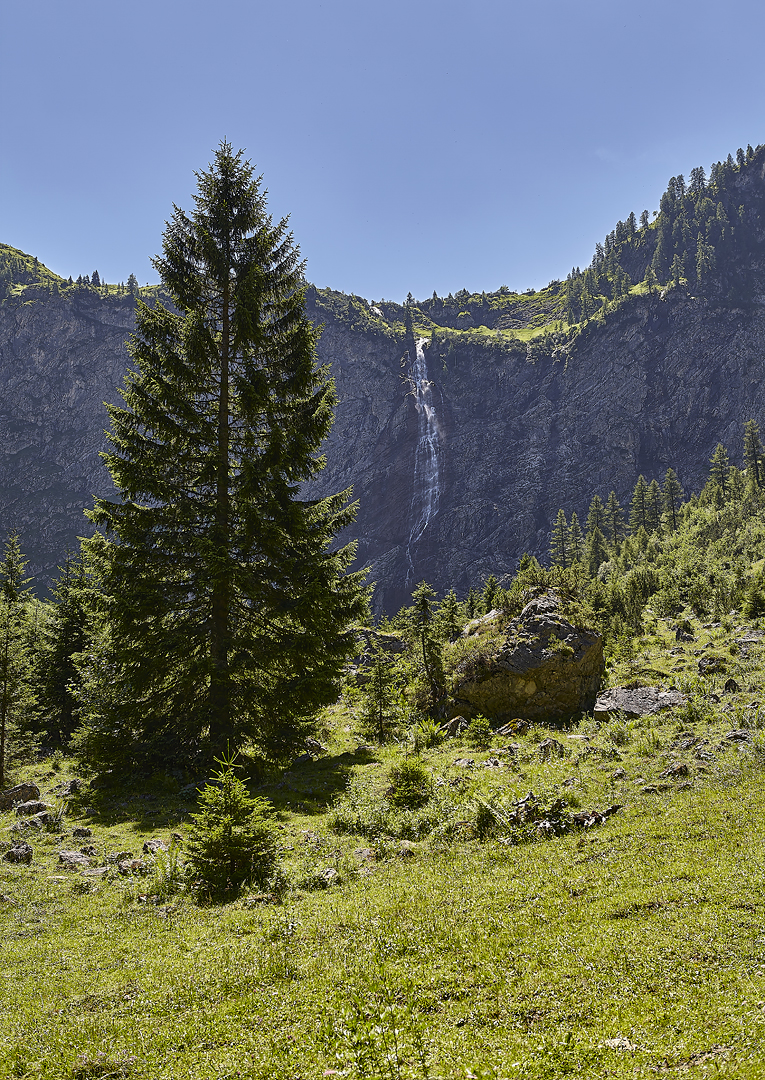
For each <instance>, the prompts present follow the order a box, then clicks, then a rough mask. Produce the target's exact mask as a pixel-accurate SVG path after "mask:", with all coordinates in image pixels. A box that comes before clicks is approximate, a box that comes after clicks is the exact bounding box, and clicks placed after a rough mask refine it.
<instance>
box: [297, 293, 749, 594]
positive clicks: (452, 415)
mask: <svg viewBox="0 0 765 1080" xmlns="http://www.w3.org/2000/svg"><path fill="white" fill-rule="evenodd" d="M764 291H765V290H764ZM321 351H322V354H323V356H324V357H325V358H326V359H327V360H329V361H330V362H331V363H332V370H333V372H334V375H335V378H336V380H337V387H338V393H339V396H340V406H339V409H338V417H337V422H336V424H335V429H334V431H333V433H332V435H331V437H330V440H329V443H328V445H327V458H328V465H327V469H326V470H325V472H324V473H323V474H322V477H321V479H320V481H319V482H318V483H317V484H315V485H314V489H315V491H316V493H317V494H318V493H322V492H329V491H330V490H336V489H337V488H338V487H341V486H344V485H347V484H349V483H353V485H354V494H355V496H356V498H358V500H359V515H358V519H357V528H356V534H357V536H358V537H359V559H360V560H361V561H362V562H364V563H368V564H370V565H371V566H372V577H373V578H374V579H375V580H377V581H378V582H379V583H380V589H379V594H378V596H379V600H380V602H381V603H382V604H383V605H384V606H385V608H386V609H387V610H388V611H392V610H395V609H396V607H397V606H399V605H400V604H401V603H403V602H405V601H406V600H407V599H408V594H409V592H410V591H411V585H412V584H416V583H417V582H419V581H420V580H422V579H423V578H425V579H426V580H427V581H429V582H430V583H431V584H433V585H434V586H436V587H437V588H439V589H447V588H449V587H450V586H454V587H456V588H457V590H458V591H460V590H465V589H466V588H467V587H469V586H470V585H471V584H480V583H481V581H482V579H483V578H484V577H486V576H487V575H488V574H489V573H491V572H494V573H495V574H502V573H507V572H512V571H514V570H515V568H516V566H517V560H518V557H519V556H520V555H521V554H522V553H523V552H524V551H530V552H536V553H537V554H546V552H547V549H548V547H549V542H550V539H549V538H550V528H551V523H552V522H553V521H554V519H555V516H556V514H557V511H558V510H559V509H560V508H561V507H563V508H564V509H565V511H566V513H567V516H570V513H571V512H572V511H574V510H576V511H577V513H578V514H579V516H580V518H582V516H583V515H584V514H586V512H587V508H588V505H589V502H590V499H591V498H592V496H593V494H595V493H598V494H600V495H601V497H603V498H604V500H605V498H606V497H607V496H608V493H609V492H610V491H611V490H614V491H616V493H617V495H618V496H619V497H620V499H622V500H625V499H628V498H629V495H630V494H631V491H632V489H633V487H634V485H635V481H636V479H637V476H638V475H639V474H640V473H642V474H643V475H644V476H645V477H646V478H647V479H648V480H650V479H652V478H653V477H656V478H658V479H659V480H660V481H661V479H662V478H663V476H664V473H665V472H666V470H667V468H668V467H670V466H671V467H672V468H674V469H675V471H676V472H677V473H678V475H679V477H680V480H681V483H682V484H683V485H684V487H685V490H686V493H688V494H689V493H690V492H691V491H692V490H694V489H695V490H699V488H700V487H701V486H702V485H703V483H704V482H705V481H706V479H707V477H708V460H709V457H710V455H711V453H712V451H713V450H714V448H715V446H716V444H717V443H718V442H723V443H725V445H726V446H727V447H728V448H729V450H730V453H731V457H732V459H733V460H736V461H738V463H739V464H741V444H742V425H743V423H744V421H745V420H747V419H749V418H750V417H754V418H755V419H757V420H763V419H765V384H764V382H763V366H764V364H765V361H764V360H763V358H764V357H765V297H763V299H762V301H757V302H755V303H753V304H751V305H749V306H748V307H747V308H746V309H744V308H741V307H736V306H733V305H722V304H717V303H713V302H710V301H708V300H702V299H698V298H694V297H693V296H691V295H690V294H689V292H688V290H687V289H683V288H680V289H675V290H672V291H671V292H670V293H668V294H667V295H666V296H665V298H664V299H662V298H661V297H660V296H659V295H656V296H654V297H648V296H646V297H643V298H635V299H634V300H631V301H630V302H629V303H628V304H625V305H624V306H623V307H622V308H621V309H620V311H619V312H618V315H617V316H616V317H614V318H612V319H611V320H609V321H608V322H607V323H606V325H605V326H593V327H592V328H591V329H589V332H585V333H584V334H583V335H581V337H580V338H578V339H577V340H576V342H575V343H574V344H573V346H572V347H571V348H570V349H569V350H559V352H558V355H557V356H555V355H542V356H541V357H538V358H536V359H534V358H527V352H526V349H525V347H524V348H522V349H516V348H509V347H507V346H505V345H503V344H500V343H497V345H495V346H492V343H491V341H490V340H489V339H487V341H486V343H485V344H483V345H480V344H471V343H469V342H465V343H457V344H455V345H454V347H453V349H452V351H451V352H450V353H448V352H447V351H446V350H445V348H443V347H439V346H436V351H435V352H434V351H433V350H432V349H430V348H427V347H426V348H425V350H424V352H425V358H426V362H427V366H428V377H429V378H430V379H431V380H432V382H433V386H432V390H431V394H432V401H433V408H434V409H435V413H436V420H437V424H438V429H439V440H438V451H437V452H438V457H439V481H440V485H441V490H440V498H439V505H438V511H437V513H436V514H435V516H434V517H433V519H432V520H431V522H430V523H429V525H428V526H427V527H426V529H425V530H424V532H423V534H422V536H421V537H420V538H419V540H418V541H417V543H416V544H414V545H410V543H409V540H410V534H411V529H412V527H413V524H414V521H415V519H416V517H417V515H418V513H419V509H420V508H419V506H418V504H417V500H416V498H415V489H416V484H415V456H416V447H417V440H418V437H419V435H418V433H419V428H418V413H417V404H418V403H417V399H416V396H415V395H414V394H413V393H412V389H411V385H410V383H409V382H408V381H406V380H405V379H402V374H406V373H407V371H408V370H409V368H410V365H409V362H408V360H407V362H406V364H405V367H404V368H403V369H402V367H401V354H402V346H401V345H400V344H399V345H398V346H397V345H396V343H395V342H390V341H388V340H386V339H379V338H377V339H376V338H375V337H374V336H373V335H370V334H367V335H359V334H358V333H353V332H350V331H348V330H347V329H345V328H344V327H343V326H341V325H340V324H339V323H336V322H333V321H332V320H328V321H327V322H326V326H325V330H324V334H323V337H322V342H321Z"/></svg>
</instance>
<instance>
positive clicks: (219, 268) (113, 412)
mask: <svg viewBox="0 0 765 1080" xmlns="http://www.w3.org/2000/svg"><path fill="white" fill-rule="evenodd" d="M197 181H198V186H197V193H196V195H195V197H194V201H195V208H194V210H193V212H192V213H191V214H190V215H187V214H186V213H184V211H182V210H180V209H178V208H177V207H176V208H175V212H174V214H173V217H172V219H171V221H170V222H169V224H168V225H167V228H166V231H165V235H164V241H163V253H162V255H161V256H160V257H158V258H157V259H155V260H154V265H155V267H156V268H157V270H158V271H159V273H160V276H161V278H162V281H163V284H164V286H165V287H166V289H167V291H168V292H169V294H170V295H171V296H172V298H173V303H174V305H175V310H171V309H170V308H168V307H165V306H163V305H162V304H160V303H157V304H156V305H155V306H152V307H149V306H148V305H146V304H144V303H143V302H141V301H140V300H139V301H138V308H137V316H136V332H135V334H134V336H133V338H132V342H131V344H130V347H129V351H130V354H131V357H132V359H133V361H134V364H135V369H134V370H133V371H131V372H130V373H129V374H128V377H127V379H126V384H125V388H124V390H123V392H122V393H123V398H124V405H123V406H119V407H118V406H113V407H111V408H110V410H109V414H110V418H111V422H112V432H111V434H110V439H111V444H112V447H111V449H110V450H109V452H108V453H106V454H105V455H104V458H105V461H106V464H107V467H108V468H109V471H110V472H111V475H112V477H113V479H114V481H115V483H116V485H117V487H118V489H119V491H120V497H119V498H118V499H116V500H114V499H113V500H109V499H99V500H97V501H96V504H95V507H94V509H93V510H92V511H90V513H89V516H90V518H91V520H92V521H93V522H94V523H95V524H96V525H97V526H99V527H100V528H101V529H102V530H103V532H104V534H105V538H104V537H97V538H96V539H95V540H94V541H93V542H92V544H91V552H92V555H93V558H94V562H95V564H96V565H97V567H98V569H99V571H100V574H101V576H102V579H103V588H104V594H105V597H106V601H105V605H104V616H105V620H106V624H107V630H108V632H107V634H106V635H105V637H104V641H105V642H106V645H105V646H104V647H105V648H106V649H107V655H106V657H102V658H101V660H100V665H99V670H100V671H101V672H102V674H103V672H104V671H105V670H106V671H108V672H109V678H110V679H111V681H112V683H113V685H116V686H119V687H120V688H121V689H120V693H119V695H117V696H116V697H115V696H114V695H101V700H102V702H104V703H105V706H104V707H105V708H106V712H105V713H104V712H103V710H102V712H101V715H100V716H98V715H94V711H93V709H91V710H90V714H89V721H88V722H89V723H90V724H91V725H92V730H93V738H92V739H89V738H88V734H87V731H86V732H85V733H84V736H81V737H80V738H79V740H78V741H79V745H80V746H81V748H82V750H83V752H84V753H85V754H86V755H88V754H89V753H90V755H91V756H93V755H95V756H96V757H97V755H98V752H99V746H100V747H107V746H111V747H112V748H114V746H115V740H114V738H112V737H111V736H113V735H114V734H115V733H116V734H117V735H118V741H119V744H120V746H121V747H122V751H123V753H124V755H125V757H127V758H128V759H131V760H132V763H133V764H134V765H147V764H148V765H150V764H152V763H154V762H156V761H158V760H159V761H162V760H166V759H167V757H168V756H173V757H174V758H175V760H176V761H178V760H180V761H182V762H186V763H190V762H193V763H194V764H195V765H197V764H198V763H199V762H200V761H202V762H204V761H208V762H209V761H211V760H212V759H213V758H215V757H216V755H217V756H220V754H221V753H223V752H224V750H225V749H226V747H228V746H231V747H232V748H237V747H240V746H242V745H243V744H244V743H248V742H249V743H251V744H254V746H255V748H256V751H257V752H258V753H259V754H261V755H262V756H264V757H267V758H269V759H271V760H284V759H285V758H286V757H287V756H288V755H289V754H290V752H291V751H292V750H293V749H294V747H295V746H296V745H297V743H298V742H299V741H300V739H301V738H302V737H303V736H304V735H305V734H306V732H307V731H308V730H310V721H311V717H312V716H313V715H315V713H316V711H317V710H318V709H319V708H320V707H322V706H323V705H325V704H327V703H329V702H330V701H333V700H334V699H335V698H336V695H337V685H338V680H339V674H340V670H341V667H342V664H343V663H344V661H345V660H346V658H347V657H348V656H350V655H351V654H352V652H353V649H354V645H355V643H354V639H353V637H352V635H351V634H350V632H349V627H350V625H351V624H352V623H353V622H354V621H356V620H358V619H359V618H362V617H363V615H364V614H365V611H366V594H365V592H364V589H363V588H362V585H361V578H362V574H361V573H356V574H349V573H347V572H346V571H347V568H348V566H349V564H350V563H351V561H352V559H353V557H354V547H353V545H347V546H345V547H340V548H339V549H332V544H333V541H334V539H335V537H336V536H337V534H338V533H339V532H340V531H341V530H343V529H345V528H346V527H347V526H349V525H350V524H351V523H352V521H353V519H354V515H355V506H354V505H353V504H351V503H350V502H349V496H350V491H345V492H341V493H339V494H337V495H334V496H331V497H329V498H326V499H323V500H313V501H311V500H303V499H301V498H300V485H301V484H302V483H303V482H305V481H307V480H309V479H311V478H312V477H314V476H315V475H316V474H317V472H318V471H319V470H320V469H321V468H322V467H323V465H324V459H323V458H322V457H321V456H320V455H319V448H320V446H321V443H322V441H323V440H324V438H325V437H326V436H327V434H328V432H329V430H330V427H331V425H332V421H333V406H334V404H335V392H334V386H333V383H332V380H331V379H330V378H329V376H328V374H327V371H326V370H324V369H320V368H318V367H317V364H316V353H315V346H316V339H317V332H316V331H315V330H314V328H313V327H312V325H311V323H310V322H309V320H308V318H307V316H306V314H305V310H304V278H303V264H302V263H301V261H300V257H299V251H298V249H297V247H296V246H295V244H294V243H293V239H292V236H291V234H290V233H289V232H288V229H287V222H286V219H285V220H282V221H279V222H277V223H274V222H273V221H272V219H271V217H270V216H269V215H268V214H267V212H266V201H265V193H264V192H263V191H262V189H261V181H260V179H259V178H257V177H256V176H255V175H254V171H253V168H252V166H251V165H250V163H249V162H246V161H244V160H243V159H242V154H241V152H239V153H234V152H233V150H232V148H231V146H230V145H229V144H228V143H226V142H223V143H221V144H220V147H219V148H218V150H217V152H216V154H215V159H214V162H213V163H212V164H211V166H210V167H209V168H208V169H207V170H205V171H203V172H200V173H198V174H197ZM96 697H98V695H96ZM96 712H97V710H96ZM99 732H100V735H104V733H110V735H109V738H106V737H104V738H103V739H102V738H100V735H99ZM126 763H130V761H129V760H128V761H126Z"/></svg>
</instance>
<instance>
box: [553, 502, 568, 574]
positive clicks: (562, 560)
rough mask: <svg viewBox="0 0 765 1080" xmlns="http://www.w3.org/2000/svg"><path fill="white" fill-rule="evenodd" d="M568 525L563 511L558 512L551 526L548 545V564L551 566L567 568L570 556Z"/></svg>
mask: <svg viewBox="0 0 765 1080" xmlns="http://www.w3.org/2000/svg"><path fill="white" fill-rule="evenodd" d="M568 539H569V538H568V523H567V521H566V515H565V513H564V511H563V510H559V511H558V516H557V517H556V519H555V524H554V525H553V531H552V540H551V543H550V562H551V563H552V564H553V566H562V567H564V568H565V567H566V566H569V565H570V563H571V555H570V552H569V543H568Z"/></svg>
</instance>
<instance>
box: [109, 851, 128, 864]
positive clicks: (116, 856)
mask: <svg viewBox="0 0 765 1080" xmlns="http://www.w3.org/2000/svg"><path fill="white" fill-rule="evenodd" d="M132 858H133V852H132V851H112V852H110V853H109V854H108V855H107V856H106V861H107V862H108V863H121V862H124V861H125V859H132Z"/></svg>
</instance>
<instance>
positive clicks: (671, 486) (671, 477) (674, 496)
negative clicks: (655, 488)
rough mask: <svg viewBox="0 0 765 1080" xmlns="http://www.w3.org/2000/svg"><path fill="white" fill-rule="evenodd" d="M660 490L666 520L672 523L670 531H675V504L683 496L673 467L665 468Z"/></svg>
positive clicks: (676, 504)
mask: <svg viewBox="0 0 765 1080" xmlns="http://www.w3.org/2000/svg"><path fill="white" fill-rule="evenodd" d="M662 491H663V493H664V509H665V511H666V514H667V521H668V522H669V523H670V524H671V525H672V532H675V531H676V529H677V506H678V502H679V500H680V499H682V497H683V489H682V486H681V484H680V481H679V480H678V479H677V473H676V472H675V470H674V469H667V473H666V476H665V477H664V486H663V487H662Z"/></svg>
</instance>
